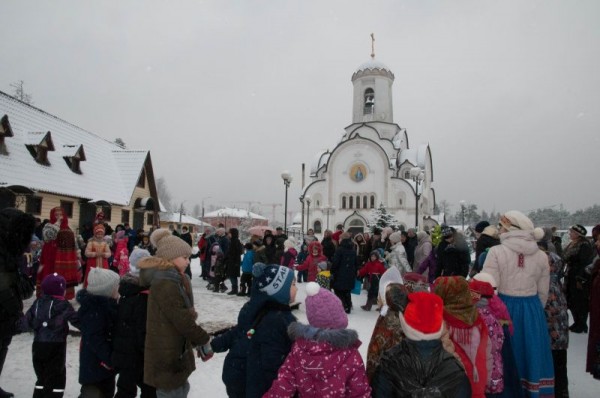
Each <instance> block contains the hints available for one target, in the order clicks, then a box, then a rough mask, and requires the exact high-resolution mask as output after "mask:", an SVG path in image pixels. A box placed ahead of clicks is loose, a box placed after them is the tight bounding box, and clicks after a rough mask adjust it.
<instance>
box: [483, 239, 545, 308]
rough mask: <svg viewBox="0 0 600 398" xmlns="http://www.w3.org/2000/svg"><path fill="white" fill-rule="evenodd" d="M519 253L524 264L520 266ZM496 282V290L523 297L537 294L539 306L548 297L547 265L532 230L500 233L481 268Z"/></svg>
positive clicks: (543, 303)
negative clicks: (496, 242) (498, 241)
mask: <svg viewBox="0 0 600 398" xmlns="http://www.w3.org/2000/svg"><path fill="white" fill-rule="evenodd" d="M519 254H523V260H524V261H523V266H522V267H519ZM482 272H486V273H488V274H491V275H492V276H493V277H494V279H495V280H496V283H497V284H498V293H502V294H506V295H508V296H517V297H526V296H533V295H536V294H537V295H538V297H539V298H540V301H541V302H542V306H545V305H546V301H547V300H548V289H549V288H550V264H549V262H548V256H546V254H545V253H544V252H543V251H541V250H540V249H539V248H538V246H537V243H536V241H535V239H534V237H533V231H509V232H505V233H503V234H501V235H500V245H498V246H494V247H492V248H491V249H490V251H489V252H488V255H487V257H486V259H485V263H484V264H483V271H482Z"/></svg>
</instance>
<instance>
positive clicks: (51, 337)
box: [25, 273, 79, 398]
mask: <svg viewBox="0 0 600 398" xmlns="http://www.w3.org/2000/svg"><path fill="white" fill-rule="evenodd" d="M66 286H67V282H66V281H65V278H63V277H62V276H60V275H58V274H57V273H54V274H50V275H48V276H46V277H45V278H44V280H43V281H42V283H41V288H42V293H43V296H42V297H40V298H38V299H36V300H35V301H34V302H33V304H32V305H31V308H29V310H28V311H27V313H26V314H25V320H26V322H27V325H26V326H27V329H33V331H34V338H33V347H32V353H33V369H34V370H35V375H36V376H37V381H36V382H35V389H34V391H33V397H34V398H37V397H50V396H52V397H62V396H63V395H64V392H65V384H66V378H67V374H66V367H65V363H66V355H67V334H68V333H69V322H71V324H72V325H73V326H75V327H79V318H78V316H77V312H75V310H74V309H73V306H72V305H71V303H69V302H68V301H67V300H65V289H66Z"/></svg>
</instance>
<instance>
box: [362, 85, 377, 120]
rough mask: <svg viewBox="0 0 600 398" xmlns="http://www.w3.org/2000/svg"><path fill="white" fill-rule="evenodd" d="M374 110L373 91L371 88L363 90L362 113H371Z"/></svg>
mask: <svg viewBox="0 0 600 398" xmlns="http://www.w3.org/2000/svg"><path fill="white" fill-rule="evenodd" d="M374 110H375V91H373V89H372V88H368V89H366V90H365V107H364V114H365V115H371V114H373V113H374Z"/></svg>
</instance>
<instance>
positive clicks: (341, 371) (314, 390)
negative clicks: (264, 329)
mask: <svg viewBox="0 0 600 398" xmlns="http://www.w3.org/2000/svg"><path fill="white" fill-rule="evenodd" d="M288 334H289V335H290V337H291V338H292V339H293V340H295V342H294V344H293V345H292V350H291V351H290V353H289V354H288V356H287V358H286V359H285V362H284V363H283V365H281V367H280V368H279V372H278V374H277V380H275V381H274V382H273V384H272V385H271V388H270V389H269V391H268V392H267V393H266V394H265V395H263V398H265V397H266V398H280V397H294V396H295V394H296V393H297V394H298V395H297V396H298V397H301V398H305V397H306V398H309V397H315V398H338V397H348V398H350V397H352V398H355V397H356V398H358V397H365V398H366V397H370V396H371V387H370V386H369V381H368V380H367V375H366V372H365V365H364V363H363V360H362V358H361V356H360V354H359V352H358V347H359V346H360V344H361V343H360V340H358V334H357V333H356V331H354V330H350V329H318V328H315V327H312V326H310V325H304V324H301V323H298V322H295V323H292V324H291V325H290V326H289V328H288Z"/></svg>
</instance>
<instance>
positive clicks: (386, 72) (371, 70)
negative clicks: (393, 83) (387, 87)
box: [352, 58, 394, 81]
mask: <svg viewBox="0 0 600 398" xmlns="http://www.w3.org/2000/svg"><path fill="white" fill-rule="evenodd" d="M373 75H375V76H387V77H389V78H390V79H392V80H394V73H393V72H392V71H391V70H390V68H388V67H387V66H386V65H385V64H384V63H383V62H380V61H377V60H376V59H375V58H371V59H369V60H368V61H367V62H365V63H363V64H362V65H360V66H359V67H358V69H356V71H355V72H354V73H353V74H352V81H354V80H355V79H358V78H359V77H363V76H373Z"/></svg>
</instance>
